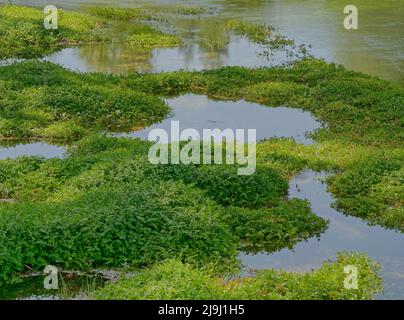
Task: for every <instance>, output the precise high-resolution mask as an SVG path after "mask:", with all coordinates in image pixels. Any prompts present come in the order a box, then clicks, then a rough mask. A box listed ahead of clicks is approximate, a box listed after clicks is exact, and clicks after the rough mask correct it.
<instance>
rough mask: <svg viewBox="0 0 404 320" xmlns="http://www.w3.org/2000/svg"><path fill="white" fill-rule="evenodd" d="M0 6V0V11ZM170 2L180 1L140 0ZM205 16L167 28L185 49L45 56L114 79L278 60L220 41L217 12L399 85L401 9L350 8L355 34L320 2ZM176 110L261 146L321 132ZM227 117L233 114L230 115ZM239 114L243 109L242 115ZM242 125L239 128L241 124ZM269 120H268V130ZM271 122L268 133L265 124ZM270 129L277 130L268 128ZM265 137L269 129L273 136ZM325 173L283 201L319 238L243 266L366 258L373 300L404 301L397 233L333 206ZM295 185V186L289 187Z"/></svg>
mask: <svg viewBox="0 0 404 320" xmlns="http://www.w3.org/2000/svg"><path fill="white" fill-rule="evenodd" d="M2 2H3V3H5V2H7V1H3V0H1V1H0V3H2ZM112 2H113V1H108V0H71V1H69V2H66V1H61V0H54V1H52V3H53V4H55V5H57V6H58V7H62V8H68V9H77V8H81V7H82V5H89V4H90V5H101V4H104V5H105V4H106V5H111V4H113V3H112ZM139 2H141V1H129V0H124V1H116V5H120V6H127V7H132V6H136V4H137V3H139ZM143 2H144V3H146V2H147V3H154V4H161V3H163V4H165V5H166V4H170V3H176V2H178V1H170V0H166V1H161V0H160V1H159V0H152V1H143ZM13 3H14V4H21V5H27V4H30V5H35V6H45V5H46V4H48V1H42V0H38V1H22V0H21V1H13ZM189 3H193V4H196V5H201V6H203V7H206V8H210V11H211V12H213V14H211V15H206V16H204V17H202V18H200V19H194V17H178V18H176V19H175V21H174V23H175V27H176V29H177V30H178V32H179V34H180V35H181V36H182V37H184V38H185V40H186V41H185V44H184V46H182V47H180V48H170V49H154V50H144V49H135V48H131V47H127V46H125V45H123V44H122V43H119V42H114V43H112V44H109V45H99V46H84V47H81V48H67V49H64V50H62V51H60V52H57V53H55V54H52V55H50V56H48V57H46V58H45V59H46V60H49V61H52V62H56V63H60V64H62V65H64V66H66V67H68V68H70V69H72V70H77V71H101V72H112V73H120V74H126V73H132V72H160V71H173V70H179V69H187V70H201V69H212V68H218V67H222V66H227V65H241V66H247V67H254V66H268V65H273V64H278V63H279V62H280V61H279V57H276V56H275V57H274V58H272V60H267V59H266V58H264V57H261V56H260V55H258V53H260V52H262V51H263V48H262V47H260V46H257V45H253V44H251V43H249V42H248V41H246V40H245V39H240V38H238V37H234V36H232V35H228V34H226V32H224V31H223V30H222V29H221V28H220V19H219V20H218V18H217V17H216V15H218V14H220V15H222V16H226V17H228V18H230V17H231V18H236V19H244V20H247V21H250V22H257V23H266V24H269V25H273V26H275V27H278V28H279V30H280V31H281V32H282V33H283V34H285V35H286V36H289V37H292V38H294V39H296V40H297V41H298V42H299V43H304V44H310V45H312V52H313V54H314V55H316V56H318V57H322V58H325V59H326V60H328V61H331V62H336V63H341V64H343V65H345V66H346V67H347V68H349V69H353V70H357V71H362V72H365V73H369V74H373V75H377V76H380V77H382V78H384V79H387V80H391V81H393V82H396V83H398V84H401V85H404V41H403V34H404V19H402V17H403V16H404V1H403V0H385V1H374V0H352V1H350V2H349V4H354V5H357V6H358V9H359V30H352V31H347V30H345V29H344V28H343V19H344V14H343V9H344V6H345V5H346V4H347V3H346V1H342V0H335V1H322V0H310V1H301V0H212V1H207V0H199V1H188V2H187V4H189ZM167 102H168V104H169V105H170V106H172V108H173V110H174V115H173V118H171V120H180V121H181V122H183V124H184V126H185V127H196V128H202V127H203V128H211V127H220V128H221V127H232V126H234V127H240V128H248V127H249V126H250V123H251V125H254V127H255V128H256V127H257V126H259V127H261V128H262V129H260V130H258V134H259V137H260V138H266V137H272V136H288V137H292V138H295V139H296V140H297V141H299V142H301V143H306V144H308V143H311V142H312V141H310V139H309V138H307V136H306V135H305V133H306V132H307V131H312V130H315V129H316V128H318V127H320V124H319V123H318V122H317V121H316V120H315V119H314V118H312V117H311V116H310V114H308V113H304V112H301V111H298V110H295V109H290V108H276V109H273V108H264V107H261V106H258V105H255V104H251V103H247V102H244V101H239V102H223V101H222V102H218V101H212V100H209V99H208V98H206V97H203V96H195V95H188V96H184V97H179V98H176V99H170V100H168V101H167ZM230 109H231V110H230ZM243 109H245V110H247V109H248V111H244V110H243ZM169 120H170V119H167V120H166V121H164V122H163V123H161V124H156V125H155V126H152V127H151V128H147V129H144V130H141V131H137V132H133V133H131V134H130V136H134V137H136V136H137V137H141V138H145V137H146V135H147V134H148V132H149V130H150V129H152V128H155V127H160V126H163V127H165V126H167V125H168V124H169ZM241 120H245V121H243V124H242V125H240V122H239V121H241ZM271 121H272V122H271ZM270 123H272V126H269V124H270ZM277 124H282V126H281V128H280V129H279V128H278V129H276V125H277ZM271 130H272V131H271ZM63 153H64V148H60V147H54V146H50V145H47V144H44V143H35V144H25V145H17V146H15V147H8V148H4V147H0V159H3V158H6V157H16V156H19V155H23V154H26V155H34V154H35V155H42V156H45V157H61V156H63ZM325 176H326V175H325V174H324V173H316V172H313V171H311V170H306V171H304V172H302V173H301V174H300V175H298V176H296V177H295V178H294V179H292V180H291V182H290V189H289V196H290V197H291V198H302V199H308V200H309V201H310V202H311V205H312V209H313V211H314V212H315V213H317V214H318V215H320V216H322V217H324V218H326V219H329V220H330V227H329V229H328V230H327V231H326V232H325V233H324V234H323V235H322V236H321V238H320V240H317V239H310V240H309V241H307V242H302V243H299V244H298V245H296V247H295V248H294V249H293V250H288V249H285V250H282V251H280V252H277V253H275V254H259V255H253V256H252V255H245V254H244V255H241V256H240V258H241V259H242V261H243V263H244V264H245V266H246V267H248V268H257V269H262V268H283V269H288V270H295V271H308V270H310V269H312V268H317V267H318V266H320V265H321V263H322V262H323V261H324V260H327V259H332V258H334V257H335V255H336V253H337V252H340V251H357V252H364V253H367V254H368V255H369V256H371V257H372V258H374V259H376V260H378V261H379V262H380V263H381V264H382V267H383V269H382V272H381V274H382V276H383V279H384V281H385V283H384V286H385V294H384V295H381V296H379V298H395V299H398V298H402V299H404V249H403V244H404V235H403V234H400V233H397V232H394V231H391V230H386V229H384V228H382V227H378V226H369V225H367V224H366V223H365V222H364V221H363V220H361V219H358V218H355V217H348V216H345V215H343V214H341V213H340V212H337V211H336V210H335V209H333V208H332V206H331V205H332V203H333V198H332V196H331V195H330V194H329V193H328V192H327V190H326V188H327V186H326V184H325V183H324V182H322V181H320V180H319V178H320V179H323V180H324V178H325ZM296 185H297V186H298V187H296Z"/></svg>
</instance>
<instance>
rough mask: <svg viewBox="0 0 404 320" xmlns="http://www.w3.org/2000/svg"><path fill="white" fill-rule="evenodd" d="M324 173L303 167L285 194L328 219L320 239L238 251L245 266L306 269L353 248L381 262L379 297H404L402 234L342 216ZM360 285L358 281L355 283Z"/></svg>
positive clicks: (403, 238)
mask: <svg viewBox="0 0 404 320" xmlns="http://www.w3.org/2000/svg"><path fill="white" fill-rule="evenodd" d="M326 177H327V174H325V173H318V172H314V171H312V170H305V171H303V172H302V173H301V174H299V175H298V176H296V177H294V178H293V179H292V180H291V181H290V184H289V197H290V198H299V199H307V200H309V201H310V203H311V207H312V210H313V212H315V213H316V214H317V215H319V216H321V217H323V218H325V219H328V220H329V221H330V225H329V228H328V229H327V230H326V231H325V233H323V234H322V235H321V237H320V239H319V240H318V239H316V238H312V239H310V240H308V241H307V242H301V243H299V244H297V245H296V246H295V248H294V249H293V250H289V249H284V250H281V251H279V252H277V253H274V254H258V255H247V254H242V255H240V258H241V260H242V261H243V264H244V265H245V266H246V268H252V269H271V268H274V269H285V270H293V271H310V270H312V269H315V268H318V267H319V266H321V264H322V263H323V262H324V261H326V260H329V259H334V258H335V257H336V255H337V253H338V252H343V251H354V252H363V253H366V254H368V255H369V256H370V257H371V258H373V259H375V260H377V261H378V262H379V263H380V264H381V266H382V270H381V273H380V274H381V276H382V277H383V280H384V290H385V293H384V295H379V297H378V298H380V299H404V247H403V243H404V234H402V233H398V232H395V231H392V230H387V229H385V228H382V227H379V226H369V225H368V224H367V223H366V222H365V221H364V220H362V219H359V218H356V217H351V216H345V215H343V214H342V213H341V212H338V211H337V210H335V209H333V208H332V203H333V202H334V199H333V197H332V195H331V194H330V193H329V192H327V184H326V183H325V179H326ZM359 285H360V283H359Z"/></svg>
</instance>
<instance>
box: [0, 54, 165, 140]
mask: <svg viewBox="0 0 404 320" xmlns="http://www.w3.org/2000/svg"><path fill="white" fill-rule="evenodd" d="M24 68H27V69H28V70H30V73H27V74H23V73H20V72H21V71H23V69H24ZM2 71H3V72H2V76H0V77H4V78H6V79H7V80H6V81H9V79H13V78H14V81H13V84H12V85H8V84H7V82H3V83H4V84H5V85H4V86H1V80H0V91H2V93H3V94H4V95H3V96H2V98H0V101H1V103H2V106H3V108H2V109H0V138H4V139H11V138H13V139H22V138H35V139H38V138H45V139H47V140H49V141H52V140H56V141H58V140H63V141H77V140H79V139H80V138H81V137H83V136H84V135H85V134H86V133H88V132H91V131H94V130H111V131H113V130H118V131H125V130H129V129H130V128H132V127H133V126H147V125H150V124H152V123H154V122H156V121H160V120H162V119H164V118H165V116H166V115H167V114H168V113H169V111H170V110H169V107H168V106H167V105H166V104H165V103H164V102H163V101H162V100H161V99H160V98H158V97H155V96H151V95H147V94H144V93H141V92H138V91H134V90H130V89H126V90H123V89H122V88H121V87H119V86H116V85H115V86H114V85H113V84H112V83H108V84H107V85H106V86H100V85H98V83H88V82H86V81H85V82H82V81H80V78H81V77H80V76H79V77H77V75H76V74H74V73H73V72H71V73H70V72H68V73H66V71H65V70H64V69H62V68H59V67H57V68H56V69H55V68H54V65H51V64H47V63H41V64H39V65H38V63H37V62H35V61H32V62H24V63H21V64H18V65H11V66H9V67H6V68H3V69H2ZM35 71H37V72H35ZM14 72H16V73H14ZM31 72H32V73H31ZM47 72H50V74H47ZM13 74H14V75H13ZM19 75H21V78H20V80H21V82H20V84H19V83H18V79H19ZM41 75H43V77H41ZM35 77H37V79H35ZM90 77H91V76H90ZM107 79H108V77H106V78H105V80H104V81H108V80H107Z"/></svg>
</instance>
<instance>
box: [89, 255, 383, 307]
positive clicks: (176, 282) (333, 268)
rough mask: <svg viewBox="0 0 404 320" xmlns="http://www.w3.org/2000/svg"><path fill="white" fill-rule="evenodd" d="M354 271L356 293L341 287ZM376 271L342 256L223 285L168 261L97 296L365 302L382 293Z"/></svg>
mask: <svg viewBox="0 0 404 320" xmlns="http://www.w3.org/2000/svg"><path fill="white" fill-rule="evenodd" d="M346 265H355V266H358V273H359V274H358V283H360V286H359V289H358V290H350V289H347V288H345V287H344V279H345V278H346V274H345V273H344V267H345V266H346ZM378 271H379V266H378V265H377V264H376V263H374V262H373V261H372V260H370V259H369V258H368V257H366V256H365V255H360V254H350V253H343V254H339V255H338V256H337V258H336V261H330V262H326V263H324V264H323V265H322V266H321V268H319V269H317V270H314V271H313V272H310V273H292V272H281V271H276V270H264V271H259V272H257V274H256V275H255V276H254V277H244V278H239V277H237V278H234V279H231V280H225V279H221V278H220V277H218V276H217V275H216V274H215V272H214V270H212V268H209V267H205V268H200V269H197V268H195V267H193V266H191V265H189V264H184V263H181V262H180V261H178V260H168V261H166V262H165V263H160V264H156V265H155V266H153V267H152V268H150V269H145V270H140V271H139V272H137V273H135V274H134V275H133V276H131V277H129V278H127V279H122V280H120V281H118V282H117V283H113V284H109V285H107V286H105V287H104V288H101V289H99V290H98V291H96V292H95V296H96V298H98V299H100V300H115V299H122V300H160V299H161V300H200V299H202V300H251V299H252V300H368V299H374V297H375V295H376V294H377V293H378V292H380V291H381V283H382V280H381V278H380V277H379V275H378Z"/></svg>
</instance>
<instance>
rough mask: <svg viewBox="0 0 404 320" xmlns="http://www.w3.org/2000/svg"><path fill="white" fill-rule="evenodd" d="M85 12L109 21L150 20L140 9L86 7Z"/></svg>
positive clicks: (143, 10)
mask: <svg viewBox="0 0 404 320" xmlns="http://www.w3.org/2000/svg"><path fill="white" fill-rule="evenodd" d="M86 12H88V13H89V14H91V15H94V16H97V17H100V18H103V19H111V20H148V19H150V18H151V16H150V14H148V13H147V11H146V10H145V9H142V8H118V7H88V8H86Z"/></svg>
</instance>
